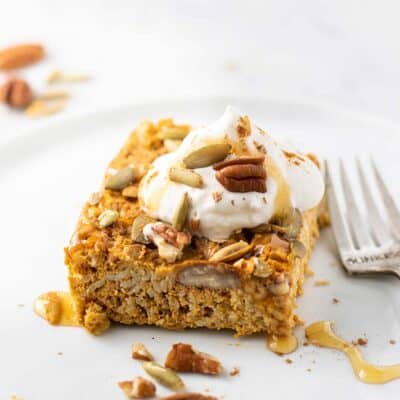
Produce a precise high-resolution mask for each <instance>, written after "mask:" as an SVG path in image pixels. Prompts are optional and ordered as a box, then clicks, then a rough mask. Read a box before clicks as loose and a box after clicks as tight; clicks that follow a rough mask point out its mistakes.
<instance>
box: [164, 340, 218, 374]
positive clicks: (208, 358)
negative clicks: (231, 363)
mask: <svg viewBox="0 0 400 400" xmlns="http://www.w3.org/2000/svg"><path fill="white" fill-rule="evenodd" d="M165 366H166V367H167V368H171V369H173V370H175V371H178V372H197V373H200V374H208V375H219V374H220V373H221V372H222V369H223V368H222V365H221V363H220V362H219V361H218V360H217V359H216V358H215V357H213V356H212V355H210V354H207V353H202V352H200V351H197V350H195V349H194V348H193V347H192V345H190V344H186V343H176V344H174V345H173V346H172V349H171V350H170V352H169V353H168V355H167V359H166V360H165Z"/></svg>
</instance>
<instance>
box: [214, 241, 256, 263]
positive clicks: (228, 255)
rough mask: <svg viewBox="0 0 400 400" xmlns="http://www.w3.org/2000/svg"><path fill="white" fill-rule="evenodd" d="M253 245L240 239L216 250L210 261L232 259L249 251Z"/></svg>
mask: <svg viewBox="0 0 400 400" xmlns="http://www.w3.org/2000/svg"><path fill="white" fill-rule="evenodd" d="M253 247H254V246H253V245H251V244H248V243H247V242H245V241H244V240H241V241H239V242H237V243H233V244H230V245H229V246H225V247H223V248H222V249H220V250H218V251H217V252H216V253H214V254H213V255H212V256H211V258H210V261H234V260H237V259H238V258H240V257H243V256H244V255H245V254H247V253H248V252H250V251H251V250H252V249H253Z"/></svg>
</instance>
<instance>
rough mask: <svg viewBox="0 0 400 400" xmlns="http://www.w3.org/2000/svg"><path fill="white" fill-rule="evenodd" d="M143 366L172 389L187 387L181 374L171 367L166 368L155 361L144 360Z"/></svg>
mask: <svg viewBox="0 0 400 400" xmlns="http://www.w3.org/2000/svg"><path fill="white" fill-rule="evenodd" d="M142 367H143V369H144V370H145V371H146V372H147V373H148V374H149V375H150V376H152V377H153V378H154V379H156V380H157V381H158V382H159V383H161V384H162V385H164V386H166V387H168V388H170V389H173V390H180V389H183V388H184V387H185V384H184V383H183V381H182V379H181V378H180V377H179V375H178V374H177V373H175V372H174V371H173V370H172V369H170V368H165V367H163V366H162V365H160V364H158V363H156V362H154V361H146V362H143V363H142Z"/></svg>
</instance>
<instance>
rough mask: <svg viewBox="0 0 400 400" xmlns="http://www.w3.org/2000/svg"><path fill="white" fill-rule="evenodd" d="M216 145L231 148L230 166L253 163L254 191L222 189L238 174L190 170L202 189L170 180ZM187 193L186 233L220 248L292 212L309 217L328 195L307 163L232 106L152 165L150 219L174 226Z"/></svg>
mask: <svg viewBox="0 0 400 400" xmlns="http://www.w3.org/2000/svg"><path fill="white" fill-rule="evenodd" d="M216 143H219V144H220V143H226V144H229V145H230V149H231V150H230V153H231V154H229V155H228V157H227V160H230V159H234V158H237V157H249V158H250V159H251V158H253V159H254V160H253V161H254V163H253V164H254V168H253V167H251V166H250V167H248V171H250V172H249V173H252V174H253V175H254V177H253V176H252V179H253V181H252V182H250V183H249V184H248V185H247V187H248V188H249V189H248V190H251V191H245V190H243V187H242V182H238V181H237V180H235V179H233V182H234V183H238V187H236V186H237V185H234V188H233V189H232V187H231V186H230V185H226V184H224V185H223V183H225V181H224V179H222V178H225V179H231V178H232V177H231V176H230V175H229V174H228V172H229V173H231V172H232V171H233V172H235V171H234V170H232V168H230V169H229V168H228V169H225V172H226V175H229V176H222V178H221V174H219V175H218V172H220V171H216V169H215V168H214V167H213V165H208V166H205V167H201V168H193V169H191V171H193V172H194V173H195V174H197V175H198V176H199V177H200V178H199V179H200V180H201V182H202V184H201V185H197V186H198V187H192V186H188V185H185V184H183V183H178V182H175V181H172V180H171V179H170V177H169V171H170V169H171V168H174V167H178V168H180V167H182V166H184V163H183V161H184V160H185V158H186V157H187V156H188V155H190V154H191V153H193V151H195V150H197V149H200V148H202V147H204V146H207V145H210V144H216ZM260 159H261V160H263V161H262V164H263V166H264V168H265V173H263V174H261V173H260V169H259V164H260ZM233 178H235V176H233ZM239 178H241V177H239ZM264 181H265V182H264ZM221 182H222V183H221ZM265 188H266V189H265ZM231 190H233V191H231ZM238 190H239V191H238ZM185 192H186V193H187V194H188V196H189V199H190V208H189V215H188V221H189V223H188V224H187V225H188V228H189V229H190V227H191V226H196V229H195V230H194V231H193V232H192V233H193V234H194V235H198V236H204V237H206V238H208V239H210V240H212V241H217V242H222V241H224V240H227V239H228V238H229V237H230V235H231V234H232V233H233V232H235V231H238V230H240V229H243V228H253V227H255V226H258V225H260V224H263V223H268V222H269V221H270V220H271V218H272V217H274V216H276V215H281V214H283V213H285V212H287V210H288V209H289V208H290V207H296V208H298V209H299V210H300V211H307V210H309V209H311V208H313V207H315V206H317V205H318V204H319V202H320V201H321V198H322V196H323V193H324V182H323V178H322V175H321V172H320V170H319V169H318V167H317V166H316V165H315V164H314V162H312V161H311V160H310V159H309V158H308V157H306V156H304V155H302V154H299V153H297V152H296V151H293V150H292V149H289V148H287V147H286V146H283V145H280V144H278V143H277V142H276V141H275V140H274V139H273V138H272V137H271V136H270V135H269V134H268V133H266V132H265V131H263V130H262V129H261V128H259V127H257V126H255V125H254V124H253V122H252V121H251V120H250V119H249V118H248V117H247V116H246V115H244V114H241V113H240V112H239V111H238V110H237V109H235V108H233V107H231V106H229V107H227V109H226V110H225V112H224V114H223V115H222V116H221V118H220V119H218V120H217V121H216V122H214V123H212V124H210V125H209V126H206V127H203V128H199V129H195V130H192V131H191V132H190V133H189V134H188V135H187V136H186V138H185V139H184V140H183V141H182V144H181V145H180V147H179V148H178V149H177V150H175V151H173V152H171V153H168V154H165V155H162V156H160V157H158V158H157V159H156V160H155V161H154V162H153V165H152V167H151V168H150V170H149V171H148V173H147V175H146V176H145V177H144V178H143V181H142V184H141V186H140V190H139V200H140V203H141V206H142V208H143V209H144V211H145V212H146V213H147V214H149V215H150V216H152V217H154V218H156V219H158V220H161V221H164V222H167V223H171V222H172V219H173V214H174V210H176V207H177V205H178V204H179V201H180V199H181V198H182V196H183V195H184V193H185ZM191 221H196V223H195V224H191V223H190V222H191Z"/></svg>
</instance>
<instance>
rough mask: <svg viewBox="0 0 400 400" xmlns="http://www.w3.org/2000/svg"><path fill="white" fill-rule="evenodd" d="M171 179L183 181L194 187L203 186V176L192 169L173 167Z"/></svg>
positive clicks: (178, 181)
mask: <svg viewBox="0 0 400 400" xmlns="http://www.w3.org/2000/svg"><path fill="white" fill-rule="evenodd" d="M168 175H169V179H171V181H173V182H177V183H182V184H184V185H187V186H191V187H194V188H201V187H203V178H202V177H201V176H200V175H199V174H196V172H194V171H192V170H191V169H186V168H176V167H171V168H170V170H169V174H168Z"/></svg>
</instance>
